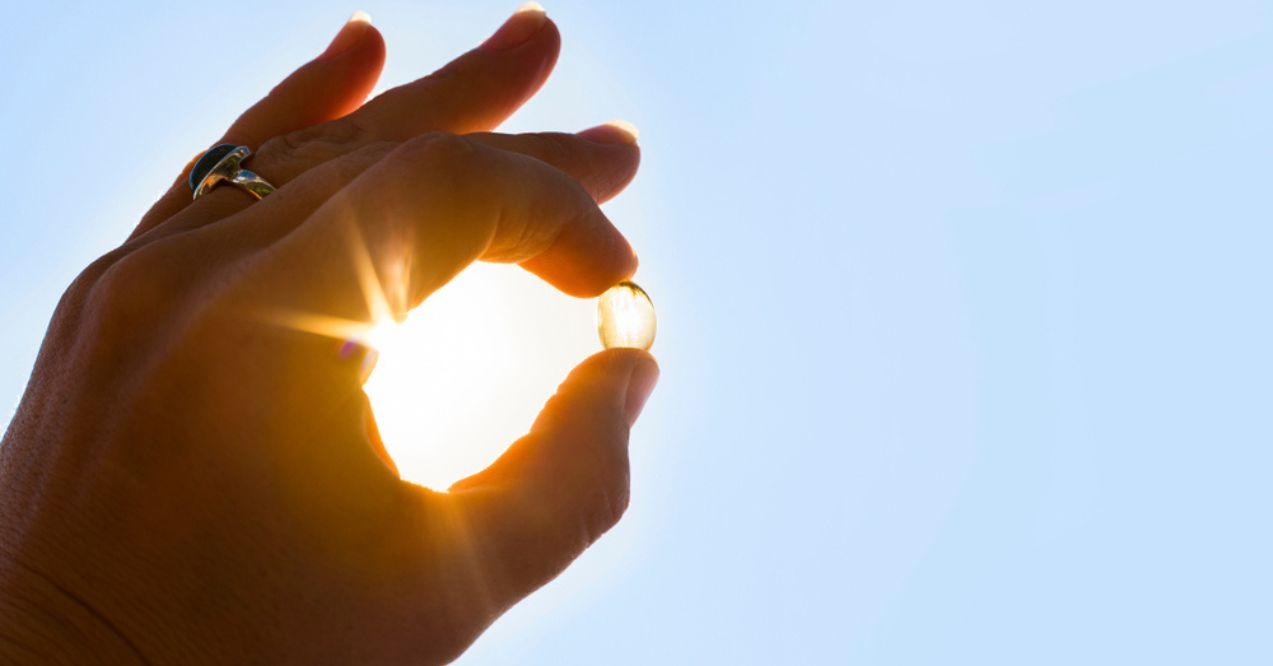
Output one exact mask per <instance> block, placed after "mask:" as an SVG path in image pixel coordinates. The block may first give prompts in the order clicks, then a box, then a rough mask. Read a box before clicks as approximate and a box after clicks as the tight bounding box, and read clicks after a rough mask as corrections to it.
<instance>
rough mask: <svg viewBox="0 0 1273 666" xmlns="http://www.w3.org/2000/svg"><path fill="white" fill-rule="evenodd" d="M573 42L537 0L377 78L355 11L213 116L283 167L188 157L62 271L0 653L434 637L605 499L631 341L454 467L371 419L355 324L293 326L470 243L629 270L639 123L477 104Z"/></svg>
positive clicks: (580, 537) (18, 469)
mask: <svg viewBox="0 0 1273 666" xmlns="http://www.w3.org/2000/svg"><path fill="white" fill-rule="evenodd" d="M558 47H559V36H558V32H557V30H556V27H555V26H554V24H553V23H552V22H551V21H549V20H548V19H547V18H546V17H545V16H544V15H543V14H542V12H539V11H535V10H528V11H522V12H519V13H518V14H515V15H514V16H513V17H512V18H511V19H509V21H508V22H507V23H506V24H505V25H504V26H503V27H502V28H501V29H500V30H499V31H498V32H497V33H496V35H494V36H492V38H491V39H489V40H488V41H487V42H485V43H484V44H483V45H482V46H479V47H478V48H476V49H474V50H473V51H470V52H468V53H466V54H464V55H463V56H461V57H460V58H458V59H456V60H455V61H453V62H452V63H450V64H449V65H447V66H446V67H445V68H443V69H442V70H439V71H438V72H436V73H434V74H433V75H431V76H428V77H425V78H423V79H420V80H418V81H415V82H413V83H410V84H407V85H404V86H401V87H398V88H395V89H393V90H391V91H389V92H387V93H385V94H384V95H381V96H379V97H377V98H376V99H374V100H372V101H370V102H368V103H366V104H363V100H364V98H365V96H366V95H367V94H368V92H369V91H370V90H371V88H372V87H373V85H374V84H375V81H376V79H377V77H378V75H379V71H380V68H381V66H382V64H383V61H384V44H383V41H382V39H381V37H380V35H379V33H378V32H377V31H376V30H375V28H373V27H371V25H370V24H368V23H365V22H360V21H354V22H351V23H350V24H348V25H347V26H346V27H345V28H344V29H343V30H342V31H341V33H340V34H339V35H338V36H337V38H336V39H335V40H334V41H333V43H332V45H331V46H330V47H329V48H328V50H327V51H326V52H324V53H323V54H322V55H320V56H319V57H318V58H317V59H315V60H314V61H312V62H310V63H308V64H306V65H305V66H303V67H302V68H301V69H299V70H297V71H296V72H295V73H293V74H292V75H291V76H289V77H288V78H287V79H286V80H285V81H283V82H282V83H281V84H280V85H279V86H278V87H276V88H275V89H274V90H273V91H271V93H270V94H269V95H268V96H267V97H266V98H265V99H263V100H262V101H261V102H259V103H258V104H257V105H255V106H253V107H252V108H251V109H249V110H248V111H247V112H245V113H244V114H243V116H241V117H240V118H239V119H238V120H237V121H236V122H235V123H234V124H233V125H232V126H231V128H230V129H229V130H228V131H227V132H226V134H225V136H224V137H223V139H222V141H220V142H218V143H234V144H243V145H248V146H251V147H253V148H254V149H255V154H254V156H253V157H252V159H251V162H250V163H249V166H250V167H251V168H252V169H253V170H254V171H256V172H258V173H260V174H261V175H262V176H264V177H265V178H267V179H268V180H270V181H271V182H272V183H273V184H274V185H275V186H277V187H278V188H279V189H278V191H276V192H275V193H273V194H271V195H270V196H268V197H267V198H265V199H263V200H261V201H259V202H255V203H253V202H252V200H251V199H250V198H249V197H248V196H247V195H246V194H244V193H243V192H242V191H239V190H237V189H235V188H233V187H230V186H222V187H219V188H217V189H215V190H213V191H212V192H210V193H208V194H207V195H205V196H203V197H201V198H199V199H198V200H196V201H191V200H190V191H189V189H188V188H187V187H186V185H185V183H184V178H185V171H188V169H189V165H187V169H186V170H183V172H182V173H181V174H180V175H179V176H178V178H177V181H176V183H175V184H174V185H173V187H172V188H171V190H170V191H169V192H168V193H167V194H165V195H164V196H163V197H162V198H161V199H160V200H159V201H158V202H157V203H156V204H155V206H154V207H153V208H152V210H151V211H150V212H149V213H147V214H146V216H145V217H144V218H143V219H142V221H141V223H140V224H139V225H138V227H137V229H136V230H135V231H134V233H133V234H132V236H130V238H129V239H127V241H126V242H125V243H124V244H123V245H121V246H120V247H119V248H117V249H116V250H114V251H112V252H110V253H108V254H106V255H105V256H103V257H102V258H101V259H99V260H97V261H95V262H94V263H93V264H92V265H90V266H89V267H88V268H87V269H86V270H85V271H84V272H83V273H82V274H81V275H80V276H79V277H78V278H77V279H76V280H75V282H74V283H73V284H72V285H71V286H70V288H69V289H68V290H67V292H66V294H65V295H64V296H63V298H62V301H61V302H60V303H59V305H58V308H57V311H56V313H55V314H54V317H53V321H52V322H51V324H50V327H49V330H48V333H47V336H46V338H45V341H44V345H43V347H42V348H41V351H40V354H39V357H38V359H37V361H36V366H35V370H34V372H33V374H32V377H31V380H30V384H29V386H28V388H27V391H26V393H25V395H24V396H23V399H22V402H21V404H20V406H19V408H18V410H17V413H16V415H15V417H14V419H13V421H12V423H11V424H10V426H9V429H8V431H7V433H6V434H5V438H4V442H3V445H2V446H0V660H3V658H4V657H8V658H10V659H12V660H13V661H15V662H21V663H28V662H32V661H37V662H39V661H50V662H73V663H86V662H93V661H101V662H105V663H127V662H130V661H131V662H158V663H171V662H182V663H191V662H204V661H206V662H216V663H342V662H356V663H405V662H410V663H421V662H426V663H432V662H443V661H447V660H450V659H453V658H455V657H456V656H458V655H459V654H460V653H461V652H462V651H463V650H464V649H465V648H466V647H467V646H468V645H469V644H471V643H472V641H473V640H475V638H476V637H477V636H478V635H479V634H480V633H481V632H482V631H483V630H484V629H485V628H486V627H487V626H488V625H489V624H490V623H491V622H492V621H493V620H494V619H495V618H496V617H498V616H499V615H500V613H502V612H503V611H504V610H506V609H507V608H508V607H509V606H511V605H512V604H514V603H516V602H517V601H518V600H519V599H521V598H523V597H524V596H526V595H527V594H529V593H530V592H531V591H533V590H534V589H536V588H537V587H539V586H540V585H542V584H544V583H545V582H547V581H548V580H550V579H552V578H553V577H554V576H556V575H557V574H558V573H560V572H561V571H562V570H563V569H564V568H565V567H566V566H567V565H568V564H569V563H570V562H571V561H572V560H573V559H574V558H575V557H576V556H578V554H579V553H580V552H582V551H583V550H584V549H585V548H586V547H587V546H588V545H589V544H591V543H592V542H593V541H594V540H595V539H596V538H597V537H598V536H600V535H601V534H602V533H603V532H605V531H606V530H607V529H608V528H609V527H611V526H612V525H613V524H614V523H615V522H616V521H617V520H618V518H619V516H620V515H621V514H622V512H623V510H624V508H625V507H626V505H627V492H628V466H627V465H628V463H627V439H628V430H629V428H630V427H631V425H632V423H633V422H634V420H635V419H636V417H637V415H638V413H639V412H640V410H641V406H642V405H643V404H644V402H645V399H646V397H647V396H648V394H649V392H650V391H651V390H652V389H653V386H654V383H655V381H656V378H657V374H658V369H657V366H656V364H655V363H654V361H653V359H652V358H651V357H650V356H649V355H648V354H646V353H645V352H641V351H637V350H609V351H605V352H601V353H599V354H597V355H595V356H593V357H591V358H589V359H588V360H586V361H584V362H583V363H582V364H581V365H580V366H579V367H578V368H576V369H575V371H574V372H573V373H572V374H571V375H570V377H569V378H568V379H567V380H566V381H565V383H563V384H562V385H561V387H560V389H559V390H558V392H557V394H556V395H555V396H554V397H553V398H552V399H551V400H550V401H549V403H548V404H547V406H546V407H545V409H544V411H543V413H542V414H541V415H540V417H539V418H538V419H537V421H536V422H535V424H534V426H533V427H532V428H531V430H530V433H529V434H528V435H526V436H525V437H523V438H522V439H520V440H518V441H517V442H516V443H514V444H513V445H512V446H511V447H510V448H509V450H508V451H507V452H506V453H505V454H504V455H503V456H502V457H501V458H500V459H499V460H497V461H496V462H495V463H494V464H492V465H491V466H490V467H489V468H487V469H486V470H484V471H483V472H481V473H479V474H477V475H475V476H473V477H470V478H468V479H465V480H463V481H460V482H458V483H457V484H455V485H454V486H453V487H452V488H451V490H450V492H448V493H438V492H432V491H429V490H427V489H424V488H421V487H419V486H415V485H412V484H409V483H406V482H403V481H401V480H400V479H399V478H398V477H397V475H396V473H395V472H394V470H393V467H392V461H390V460H389V459H388V456H387V455H386V454H385V453H384V449H383V447H382V446H381V445H380V443H379V439H378V435H377V434H376V431H375V427H374V419H373V418H372V416H371V411H370V407H369V405H368V403H367V399H366V396H365V395H364V394H363V392H362V391H361V382H362V380H363V379H364V377H365V361H366V359H365V358H364V355H365V354H366V353H368V351H367V350H366V349H365V348H363V347H359V346H353V347H351V346H349V345H343V346H342V342H343V341H342V340H334V339H332V338H329V337H325V336H322V335H318V334H315V333H313V332H311V331H307V330H304V329H298V328H293V327H289V326H285V325H279V318H280V315H283V316H284V318H286V317H311V318H313V319H315V320H321V321H327V322H352V323H353V325H354V326H355V327H356V326H359V325H368V324H371V323H374V322H375V321H376V319H377V318H380V317H383V316H385V315H386V314H388V315H393V316H396V315H401V314H402V313H404V312H405V311H406V310H409V309H410V308H412V307H414V306H416V305H418V304H419V303H420V302H421V301H422V300H423V299H425V298H427V297H428V295H429V294H430V293H432V292H433V291H435V290H436V289H438V288H440V287H441V286H442V285H444V284H445V283H446V282H447V281H448V280H449V279H450V278H451V277H453V276H454V275H455V274H456V273H458V272H459V271H461V270H462V269H463V268H464V267H465V266H466V265H468V264H469V263H471V262H472V261H474V260H478V259H482V260H488V261H504V262H517V263H519V264H521V265H522V266H524V267H525V268H527V269H528V270H530V271H531V272H533V273H535V274H537V275H539V276H540V277H542V278H544V279H546V280H547V281H549V282H550V283H552V284H554V285H556V286H557V287H559V288H560V289H562V290H563V291H565V292H567V293H569V294H573V295H577V296H592V295H596V294H598V293H600V292H601V291H603V290H604V289H606V288H607V287H609V286H610V285H612V284H614V283H615V282H618V281H619V280H621V279H623V278H625V277H627V276H629V275H631V274H632V272H633V271H634V270H635V269H636V258H635V255H634V254H633V252H632V250H631V248H630V247H629V246H628V244H627V242H626V241H625V240H624V238H623V236H622V235H621V234H620V233H619V232H618V231H617V230H616V229H615V228H614V226H613V225H611V223H610V222H609V221H608V220H607V219H606V218H605V216H604V215H603V214H602V213H601V212H600V210H599V209H598V208H597V203H598V202H600V201H603V200H605V199H607V198H609V197H611V196H614V195H615V194H617V193H618V192H619V191H620V190H621V189H622V188H623V187H624V186H625V185H626V184H627V182H628V181H630V180H631V178H632V177H633V175H634V174H635V171H636V168H637V163H638V161H639V150H638V148H637V147H636V143H635V137H634V136H632V135H630V134H628V133H627V132H626V131H625V130H623V129H621V128H617V127H613V126H601V127H598V128H593V129H590V130H586V131H584V132H580V133H577V134H557V133H554V134H523V135H507V134H494V133H489V132H488V130H491V129H493V128H494V127H495V126H496V125H497V124H499V123H500V122H501V121H502V120H503V119H504V118H506V117H507V116H508V115H509V114H511V113H512V112H513V111H514V110H515V109H516V108H517V107H518V106H519V105H520V104H522V103H523V102H524V101H525V100H526V99H528V98H529V97H530V96H531V95H532V94H534V92H535V91H536V90H537V89H538V88H539V86H540V85H541V84H542V83H543V82H544V80H545V79H546V78H547V76H548V73H549V72H550V70H551V69H552V66H553V64H554V62H555V60H556V57H557V52H558ZM370 294H383V296H384V297H383V299H382V298H370V299H369V295H370ZM386 310H387V312H385V311H386ZM351 349H352V353H350V351H351Z"/></svg>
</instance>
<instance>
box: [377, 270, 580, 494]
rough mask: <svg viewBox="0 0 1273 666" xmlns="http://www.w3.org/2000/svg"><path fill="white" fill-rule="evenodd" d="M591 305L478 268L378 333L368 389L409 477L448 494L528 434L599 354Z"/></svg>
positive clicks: (527, 279)
mask: <svg viewBox="0 0 1273 666" xmlns="http://www.w3.org/2000/svg"><path fill="white" fill-rule="evenodd" d="M593 307H594V305H593V302H592V301H590V300H584V299H576V298H571V297H569V296H565V295H564V294H562V293H560V292H558V291H557V290H555V289H553V288H552V287H550V286H548V285H546V284H544V283H543V282H542V281H540V280H539V279H538V278H535V277H533V276H531V275H529V274H527V273H526V272H524V271H522V270H521V269H519V268H517V267H515V266H506V265H494V264H475V265H473V266H471V267H469V268H468V269H466V270H465V271H464V272H463V273H461V274H460V276H459V277H457V278H456V279H455V280H453V281H452V282H451V283H450V284H448V285H447V286H446V287H444V288H443V289H442V290H440V291H439V292H437V293H435V294H433V295H432V296H431V297H430V298H429V299H428V300H427V301H425V303H424V305H422V306H420V307H419V308H417V309H416V310H415V311H413V312H412V313H411V314H410V315H409V316H408V317H407V320H406V322H405V323H403V324H394V323H392V322H390V323H387V324H382V325H381V326H379V327H378V328H376V329H375V330H374V331H373V332H372V333H371V334H370V335H369V337H368V339H369V340H370V342H371V343H372V344H373V345H374V346H375V347H376V348H377V349H378V350H379V352H380V360H379V363H378V364H377V366H376V369H375V371H374V372H373V373H372V375H371V378H370V379H369V380H368V381H367V384H366V385H365V386H364V390H365V391H366V392H367V395H368V396H370V397H371V403H372V407H373V408H374V409H375V412H376V421H377V424H378V425H379V427H380V434H381V437H382V438H383V439H384V442H385V447H386V448H387V449H388V451H389V455H390V456H392V457H393V460H394V462H395V464H397V466H398V471H399V472H400V473H401V474H402V477H403V478H404V479H407V480H409V481H413V482H415V483H419V484H421V485H424V486H428V487H430V488H434V489H438V490H443V489H445V488H446V487H447V486H449V485H450V484H451V483H453V482H454V481H457V480H459V479H461V478H463V477H465V476H468V475H470V474H472V473H474V472H477V471H479V470H481V469H482V468H484V467H486V465H488V464H490V463H491V462H492V461H493V460H495V458H497V457H499V455H500V454H501V453H503V451H504V449H506V448H507V447H508V445H509V444H511V443H512V442H513V440H515V439H517V438H518V437H520V436H522V435H524V434H525V433H526V431H527V430H528V429H529V428H530V425H531V423H532V422H533V421H534V418H535V415H536V414H537V413H538V412H539V410H540V408H541V407H542V406H543V404H544V401H546V400H547V399H548V398H549V397H550V396H551V395H552V393H553V391H555V390H556V388H557V385H558V384H560V383H561V381H562V380H563V379H565V378H566V375H567V374H568V373H569V372H570V370H571V368H573V367H574V366H575V365H576V364H578V363H579V362H580V361H582V360H583V359H584V358H586V357H587V356H588V355H590V354H592V353H594V352H595V351H597V341H596V338H595V337H594V335H595V334H594V333H593V332H592V331H593V330H594V328H593V326H594V323H593Z"/></svg>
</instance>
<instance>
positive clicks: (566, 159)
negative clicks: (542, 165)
mask: <svg viewBox="0 0 1273 666" xmlns="http://www.w3.org/2000/svg"><path fill="white" fill-rule="evenodd" d="M538 143H539V153H540V154H539V155H537V156H536V157H538V158H539V159H540V160H542V161H544V162H548V163H549V164H553V165H558V166H563V165H568V164H571V163H573V162H575V161H577V160H578V158H579V151H578V150H577V148H578V146H577V143H576V140H575V138H574V137H573V136H572V135H569V134H563V133H561V132H546V133H543V134H540V135H539V140H538Z"/></svg>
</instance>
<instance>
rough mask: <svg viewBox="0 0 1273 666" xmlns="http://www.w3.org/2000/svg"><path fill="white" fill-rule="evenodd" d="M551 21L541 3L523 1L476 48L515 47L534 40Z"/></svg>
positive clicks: (497, 48)
mask: <svg viewBox="0 0 1273 666" xmlns="http://www.w3.org/2000/svg"><path fill="white" fill-rule="evenodd" d="M551 23H552V21H550V20H549V19H548V13H547V12H546V11H544V7H543V5H540V4H539V3H537V2H527V3H524V4H523V5H521V6H520V7H518V8H517V10H516V11H514V12H513V14H512V16H509V17H508V18H507V19H505V21H504V23H503V24H502V25H500V27H499V29H498V30H496V31H495V33H494V34H492V35H491V36H490V37H488V38H487V39H486V41H484V42H482V44H481V46H479V47H478V48H480V49H483V50H487V51H506V50H508V49H513V48H517V47H518V46H521V45H523V44H526V43H528V42H531V41H533V40H535V39H536V38H537V37H538V36H539V33H540V32H541V31H544V30H545V29H546V28H548V27H549V26H550V24H551Z"/></svg>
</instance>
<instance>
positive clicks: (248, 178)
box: [187, 143, 275, 199]
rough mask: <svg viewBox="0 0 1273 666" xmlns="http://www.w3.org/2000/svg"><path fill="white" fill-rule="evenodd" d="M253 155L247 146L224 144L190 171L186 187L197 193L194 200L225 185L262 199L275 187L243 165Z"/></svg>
mask: <svg viewBox="0 0 1273 666" xmlns="http://www.w3.org/2000/svg"><path fill="white" fill-rule="evenodd" d="M251 154H252V150H251V149H249V148H248V147H247V146H236V145H234V144H230V143H223V144H221V145H219V146H216V147H215V148H212V149H211V150H209V151H208V152H206V153H204V154H203V156H202V157H200V158H199V160H198V161H197V162H195V165H194V167H193V168H191V169H190V177H189V178H188V179H187V184H189V185H190V189H191V190H193V191H194V198H196V199H198V198H199V197H201V196H203V195H205V194H207V193H208V192H209V191H210V190H212V188H214V187H216V186H217V185H220V184H221V183H222V182H228V183H231V184H233V185H237V186H238V187H239V189H241V190H243V191H245V192H247V193H248V194H251V195H252V197H253V198H255V199H261V198H262V197H264V196H265V195H267V194H270V193H271V192H273V191H274V189H275V188H274V186H273V185H271V184H270V183H269V182H268V181H266V180H265V179H264V178H262V177H260V176H258V175H256V173H254V172H252V171H249V170H247V169H244V168H243V167H242V166H240V165H241V164H242V163H243V160H246V159H247V158H248V156H250V155H251Z"/></svg>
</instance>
